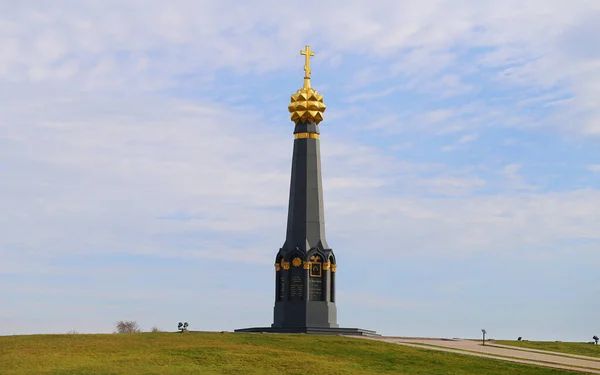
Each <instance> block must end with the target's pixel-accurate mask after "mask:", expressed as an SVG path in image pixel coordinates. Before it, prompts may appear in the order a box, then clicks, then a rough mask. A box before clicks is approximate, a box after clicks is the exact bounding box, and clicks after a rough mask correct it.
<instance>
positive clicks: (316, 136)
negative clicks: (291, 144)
mask: <svg viewBox="0 0 600 375" xmlns="http://www.w3.org/2000/svg"><path fill="white" fill-rule="evenodd" d="M304 138H313V139H319V134H317V133H296V134H294V139H304Z"/></svg>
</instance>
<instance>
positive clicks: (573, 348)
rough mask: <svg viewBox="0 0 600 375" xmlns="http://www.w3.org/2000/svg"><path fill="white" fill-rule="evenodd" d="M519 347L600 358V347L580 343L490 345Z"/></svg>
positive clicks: (525, 342)
mask: <svg viewBox="0 0 600 375" xmlns="http://www.w3.org/2000/svg"><path fill="white" fill-rule="evenodd" d="M490 344H491V345H493V344H502V345H511V346H518V347H520V348H529V349H538V350H548V351H551V352H560V353H567V354H577V355H586V356H588V357H597V358H600V345H593V344H586V343H580V342H554V341H493V342H491V343H490Z"/></svg>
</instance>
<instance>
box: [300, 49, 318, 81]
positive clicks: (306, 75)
mask: <svg viewBox="0 0 600 375" xmlns="http://www.w3.org/2000/svg"><path fill="white" fill-rule="evenodd" d="M300 54H301V55H304V56H306V60H305V63H304V78H310V57H311V56H314V55H315V53H314V52H312V51H311V50H310V46H306V48H305V49H304V50H302V51H300Z"/></svg>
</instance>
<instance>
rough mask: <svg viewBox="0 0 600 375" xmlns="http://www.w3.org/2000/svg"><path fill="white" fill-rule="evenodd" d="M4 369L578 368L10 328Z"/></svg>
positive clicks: (420, 352) (301, 340) (0, 349)
mask: <svg viewBox="0 0 600 375" xmlns="http://www.w3.org/2000/svg"><path fill="white" fill-rule="evenodd" d="M0 373H1V374H2V375H17V374H18V375H22V374H56V375H75V374H81V375H92V374H101V375H108V374H111V375H113V374H128V375H137V374H160V375H169V374H261V375H264V374H303V375H305V374H317V373H325V374H440V375H443V374H453V375H465V374H486V375H499V374H506V375H508V374H521V375H534V374H535V375H546V374H553V375H560V374H573V373H571V372H568V371H561V370H553V369H549V368H541V367H535V366H529V365H520V364H514V363H508V362H502V361H498V360H493V359H485V358H478V357H472V356H468V355H462V354H453V353H444V352H438V351H430V350H426V349H419V348H412V347H406V346H401V345H395V344H388V343H383V342H376V341H370V340H362V339H353V338H345V337H338V336H331V337H329V336H313V335H270V334H233V333H187V334H179V333H140V334H120V335H118V334H104V335H79V334H75V335H31V336H4V337H0Z"/></svg>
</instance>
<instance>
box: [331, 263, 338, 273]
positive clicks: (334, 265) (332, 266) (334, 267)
mask: <svg viewBox="0 0 600 375" xmlns="http://www.w3.org/2000/svg"><path fill="white" fill-rule="evenodd" d="M336 269H337V264H332V265H331V272H335V271H336Z"/></svg>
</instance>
